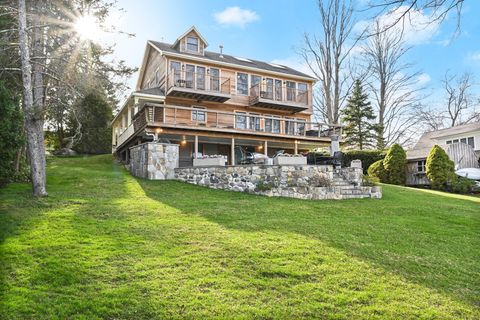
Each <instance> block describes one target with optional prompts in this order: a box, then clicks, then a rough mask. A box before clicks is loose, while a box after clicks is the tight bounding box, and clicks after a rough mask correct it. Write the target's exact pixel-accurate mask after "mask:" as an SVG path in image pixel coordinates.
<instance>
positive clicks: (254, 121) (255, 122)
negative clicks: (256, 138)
mask: <svg viewBox="0 0 480 320" xmlns="http://www.w3.org/2000/svg"><path fill="white" fill-rule="evenodd" d="M249 118H250V123H249V129H251V130H255V131H260V118H259V117H258V114H250V116H249Z"/></svg>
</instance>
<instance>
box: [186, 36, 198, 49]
mask: <svg viewBox="0 0 480 320" xmlns="http://www.w3.org/2000/svg"><path fill="white" fill-rule="evenodd" d="M187 50H188V51H194V52H198V38H195V37H187Z"/></svg>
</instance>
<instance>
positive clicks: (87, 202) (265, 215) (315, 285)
mask: <svg viewBox="0 0 480 320" xmlns="http://www.w3.org/2000/svg"><path fill="white" fill-rule="evenodd" d="M48 190H49V194H50V196H49V197H48V198H45V199H40V200H36V199H33V198H32V197H31V196H30V187H29V186H28V185H23V184H14V185H10V186H8V187H7V188H5V189H0V319H57V318H58V319H157V318H190V319H200V318H243V319H247V318H287V319H294V318H325V319H330V318H331V319H359V318H368V319H372V318H373V319H375V318H378V319H384V318H389V319H408V318H422V319H478V318H480V299H479V297H480V198H477V197H468V196H455V195H450V194H444V193H439V192H427V191H421V190H413V189H409V188H402V187H394V186H384V198H383V199H382V200H370V199H363V200H344V201H318V202H314V201H304V200H293V199H286V198H285V199H284V198H267V197H261V196H253V195H247V194H241V193H233V192H225V191H218V190H211V189H206V188H202V187H197V186H192V185H187V184H183V183H179V182H172V181H167V182H163V181H162V182H160V181H145V180H139V179H135V178H132V177H131V176H130V175H129V174H128V173H127V171H125V170H124V169H123V168H122V167H120V166H117V165H114V164H113V162H112V160H111V157H109V156H100V157H89V158H72V159H58V158H57V159H52V160H50V161H49V168H48Z"/></svg>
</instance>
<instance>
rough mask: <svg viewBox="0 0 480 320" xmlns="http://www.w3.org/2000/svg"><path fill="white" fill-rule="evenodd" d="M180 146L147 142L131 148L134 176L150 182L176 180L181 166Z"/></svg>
mask: <svg viewBox="0 0 480 320" xmlns="http://www.w3.org/2000/svg"><path fill="white" fill-rule="evenodd" d="M178 152H179V151H178V145H176V144H166V143H154V142H147V143H142V144H139V145H136V146H133V147H131V148H130V164H129V169H130V172H131V173H132V175H134V176H136V177H140V178H145V179H150V180H165V179H174V178H175V168H178V165H179V156H178V154H179V153H178Z"/></svg>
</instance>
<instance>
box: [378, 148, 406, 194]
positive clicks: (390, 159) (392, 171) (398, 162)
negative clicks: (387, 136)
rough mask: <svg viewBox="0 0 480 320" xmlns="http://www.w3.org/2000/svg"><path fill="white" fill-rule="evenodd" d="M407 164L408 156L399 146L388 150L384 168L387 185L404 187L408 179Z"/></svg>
mask: <svg viewBox="0 0 480 320" xmlns="http://www.w3.org/2000/svg"><path fill="white" fill-rule="evenodd" d="M406 164H407V154H406V153H405V150H403V148H402V147H401V146H400V145H399V144H396V143H395V144H394V145H392V146H391V147H390V149H388V152H387V154H386V155H385V159H383V167H384V168H385V176H384V180H385V182H386V183H390V184H397V185H404V184H405V179H406V173H405V165H406Z"/></svg>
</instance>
